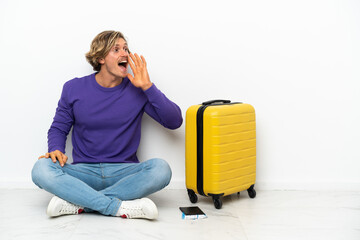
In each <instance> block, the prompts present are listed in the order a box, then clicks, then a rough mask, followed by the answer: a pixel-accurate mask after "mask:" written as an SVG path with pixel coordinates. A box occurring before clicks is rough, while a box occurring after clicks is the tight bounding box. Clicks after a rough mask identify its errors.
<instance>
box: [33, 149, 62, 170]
mask: <svg viewBox="0 0 360 240" xmlns="http://www.w3.org/2000/svg"><path fill="white" fill-rule="evenodd" d="M40 158H51V160H52V161H53V163H56V160H57V161H59V163H60V166H62V167H63V166H64V165H65V163H66V161H67V160H68V157H67V156H66V155H65V154H63V153H62V152H60V151H59V150H55V151H53V152H50V153H45V155H42V156H40V157H39V159H40Z"/></svg>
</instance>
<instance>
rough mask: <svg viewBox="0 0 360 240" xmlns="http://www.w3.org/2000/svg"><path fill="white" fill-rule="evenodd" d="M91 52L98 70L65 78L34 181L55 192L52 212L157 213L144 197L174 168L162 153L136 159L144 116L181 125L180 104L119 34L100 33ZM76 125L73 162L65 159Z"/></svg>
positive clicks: (127, 215)
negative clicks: (154, 79) (159, 85)
mask: <svg viewBox="0 0 360 240" xmlns="http://www.w3.org/2000/svg"><path fill="white" fill-rule="evenodd" d="M86 58H87V61H88V62H89V63H90V64H91V65H92V66H93V69H94V70H95V71H96V72H95V73H93V74H91V75H89V76H85V77H82V78H75V79H73V80H70V81H68V82H66V83H65V84H64V87H63V91H62V94H61V98H60V100H59V104H58V107H57V109H56V114H55V117H54V121H53V123H52V125H51V127H50V129H49V131H48V147H49V148H48V153H46V154H45V155H43V156H40V157H39V159H38V161H37V162H36V163H35V165H34V167H33V170H32V179H33V182H34V183H35V184H36V185H37V186H39V187H40V188H42V189H44V190H46V191H48V192H50V193H52V194H54V195H56V196H54V197H53V198H52V199H51V201H50V203H49V205H48V208H47V214H48V215H49V216H51V217H55V216H60V215H65V214H79V213H81V212H93V211H96V212H99V213H101V214H103V215H111V216H119V217H122V218H147V219H156V218H157V216H158V210H157V208H156V205H155V204H154V203H153V202H152V201H151V200H150V199H148V198H144V197H145V196H147V195H149V194H151V193H154V192H156V191H159V190H161V189H163V188H164V187H165V186H167V185H168V184H169V182H170V179H171V169H170V167H169V165H168V164H167V162H165V161H164V160H162V159H158V158H154V159H150V160H148V161H144V162H141V163H140V162H139V161H138V159H137V157H136V151H137V148H138V146H139V142H140V129H141V118H142V115H143V113H144V112H146V113H147V114H148V115H150V116H151V117H152V118H153V119H155V120H156V121H158V122H159V123H160V124H162V125H163V126H164V127H166V128H169V129H176V128H178V127H180V126H181V124H182V116H181V110H180V108H179V107H178V106H177V105H176V104H175V103H173V102H171V101H170V100H169V99H168V98H166V96H165V95H164V94H163V93H162V92H160V90H158V89H157V88H156V86H155V85H154V84H153V83H152V82H151V81H150V78H149V74H148V71H147V67H146V61H145V58H144V57H143V56H138V55H137V54H132V53H130V51H129V49H128V45H127V42H126V40H125V38H124V36H123V35H122V34H121V33H120V32H116V31H105V32H102V33H100V34H98V35H97V36H96V37H95V39H94V40H93V41H92V44H91V48H90V51H89V52H88V53H87V54H86ZM128 65H130V68H131V70H132V72H133V75H131V74H129V73H128V72H127V67H128ZM71 127H73V131H72V144H73V164H68V163H66V162H67V159H68V157H67V156H66V155H65V142H66V137H67V135H68V133H69V131H70V129H71Z"/></svg>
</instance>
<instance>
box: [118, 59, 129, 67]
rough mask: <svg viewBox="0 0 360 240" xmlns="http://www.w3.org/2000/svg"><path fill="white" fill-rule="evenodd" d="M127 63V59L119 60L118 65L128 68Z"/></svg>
mask: <svg viewBox="0 0 360 240" xmlns="http://www.w3.org/2000/svg"><path fill="white" fill-rule="evenodd" d="M127 64H128V63H127V61H126V60H124V61H121V62H119V63H118V66H119V67H124V68H126V67H127Z"/></svg>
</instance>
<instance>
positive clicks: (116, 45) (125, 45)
mask: <svg viewBox="0 0 360 240" xmlns="http://www.w3.org/2000/svg"><path fill="white" fill-rule="evenodd" d="M127 46H128V45H127V43H125V44H124V47H127ZM115 47H121V45H120V44H118V43H117V44H115Z"/></svg>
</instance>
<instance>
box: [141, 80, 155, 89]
mask: <svg viewBox="0 0 360 240" xmlns="http://www.w3.org/2000/svg"><path fill="white" fill-rule="evenodd" d="M152 85H153V84H152V82H149V83H148V84H146V85H144V86H142V87H141V89H142V90H143V91H146V90H148V89H149V88H151V86H152Z"/></svg>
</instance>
